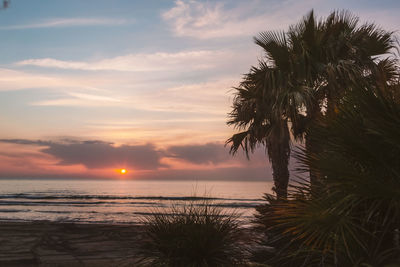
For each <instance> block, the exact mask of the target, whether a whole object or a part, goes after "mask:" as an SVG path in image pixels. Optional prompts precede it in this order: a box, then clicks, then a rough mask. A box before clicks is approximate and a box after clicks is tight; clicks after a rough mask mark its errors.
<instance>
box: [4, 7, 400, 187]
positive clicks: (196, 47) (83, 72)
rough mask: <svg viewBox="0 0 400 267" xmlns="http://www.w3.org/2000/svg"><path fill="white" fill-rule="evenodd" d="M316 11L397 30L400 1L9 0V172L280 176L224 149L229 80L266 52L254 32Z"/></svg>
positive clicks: (228, 131)
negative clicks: (350, 16) (348, 13)
mask: <svg viewBox="0 0 400 267" xmlns="http://www.w3.org/2000/svg"><path fill="white" fill-rule="evenodd" d="M311 9H314V11H315V13H316V15H317V16H318V17H326V16H327V15H328V14H329V13H330V12H331V11H333V10H341V9H347V10H349V11H351V12H352V13H354V14H355V15H357V16H359V17H360V21H361V22H367V21H368V22H374V23H376V24H378V25H380V26H381V27H383V28H384V29H386V30H393V31H397V30H399V29H400V19H399V18H398V14H400V1H398V0H392V1H390V0H381V1H372V0H363V1H361V0H347V1H344V0H339V1H325V0H282V1H278V0H249V1H239V0H238V1H193V0H192V1H181V0H178V1H167V0H164V1H162V0H159V1H155V0H148V1H133V0H113V1H110V0H107V1H106V0H85V1H82V0H69V1H65V0H38V1H31V0H12V1H11V2H10V5H9V8H7V9H4V10H0V35H1V36H2V38H1V42H0V51H1V52H0V178H122V175H121V174H119V173H118V170H119V169H122V168H125V169H127V170H128V172H127V174H125V175H123V178H124V179H126V178H132V179H199V180H200V179H224V180H271V177H272V174H271V170H270V164H269V163H268V158H267V156H266V155H265V153H264V152H265V150H264V148H259V149H258V150H257V151H256V152H255V153H254V155H252V156H251V158H250V160H247V158H246V157H245V155H244V154H243V153H241V152H239V153H238V155H237V156H235V157H232V156H231V155H229V153H228V152H229V147H224V143H225V141H226V140H227V139H228V138H229V137H230V136H231V135H232V134H233V133H234V132H235V129H233V128H232V127H228V126H227V125H226V121H227V117H228V113H229V111H230V109H231V105H232V100H233V91H232V87H234V86H237V85H238V83H239V82H240V80H241V78H242V75H243V74H244V73H246V72H248V71H249V69H250V67H251V66H252V65H256V64H257V61H258V59H261V58H262V57H263V53H262V50H261V49H260V48H258V47H257V46H256V45H255V44H254V43H253V37H254V36H255V35H257V34H258V33H259V32H262V31H269V30H285V29H287V28H288V26H289V25H291V24H293V23H296V22H298V21H299V20H300V19H301V18H302V16H304V15H306V14H307V12H309V11H310V10H311ZM292 165H293V164H292ZM292 167H293V166H292Z"/></svg>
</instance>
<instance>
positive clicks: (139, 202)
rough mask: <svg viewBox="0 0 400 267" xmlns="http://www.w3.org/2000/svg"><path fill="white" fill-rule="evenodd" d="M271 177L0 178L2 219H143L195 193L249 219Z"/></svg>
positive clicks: (135, 220)
mask: <svg viewBox="0 0 400 267" xmlns="http://www.w3.org/2000/svg"><path fill="white" fill-rule="evenodd" d="M271 187H272V183H271V182H253V181H244V182H242V181H235V182H233V181H232V182H231V181H197V182H196V181H143V180H0V221H42V220H47V221H59V222H82V223H140V222H141V221H142V220H143V216H145V215H146V214H149V213H150V212H154V211H155V210H157V211H158V212H160V211H161V212H162V211H164V210H165V211H166V212H167V210H168V208H170V207H171V206H172V205H178V206H179V205H183V204H184V203H187V202H188V201H190V200H193V196H195V197H196V199H195V200H194V201H195V203H201V199H202V198H203V197H208V198H213V201H212V203H213V205H217V206H219V207H221V208H223V209H225V210H226V211H235V212H237V213H239V214H241V215H240V216H241V219H242V220H243V221H249V220H250V219H251V218H252V215H253V214H254V212H255V209H254V208H255V207H256V206H257V205H260V204H261V203H262V196H263V194H264V193H270V192H271Z"/></svg>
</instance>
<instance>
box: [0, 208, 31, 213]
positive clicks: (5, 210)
mask: <svg viewBox="0 0 400 267" xmlns="http://www.w3.org/2000/svg"><path fill="white" fill-rule="evenodd" d="M30 211H31V210H20V209H0V213H1V212H30Z"/></svg>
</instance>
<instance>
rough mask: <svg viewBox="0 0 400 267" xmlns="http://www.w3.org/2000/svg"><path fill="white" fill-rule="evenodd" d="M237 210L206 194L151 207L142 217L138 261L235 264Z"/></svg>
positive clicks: (239, 254) (238, 237) (238, 255)
mask: <svg viewBox="0 0 400 267" xmlns="http://www.w3.org/2000/svg"><path fill="white" fill-rule="evenodd" d="M237 219H238V214H237V213H228V212H225V211H223V209H222V208H220V207H216V206H215V205H213V201H212V200H210V199H207V198H202V199H201V200H196V199H193V200H190V201H188V202H185V203H183V204H181V205H174V206H173V207H172V208H171V209H170V210H169V211H168V212H165V211H160V210H154V211H153V212H152V214H151V215H149V216H145V217H144V223H145V228H146V230H145V234H144V240H143V242H142V244H141V250H140V263H141V264H142V265H144V266H177V267H179V266H185V267H186V266H188V267H191V266H192V267H197V266H198V267H202V266H235V265H239V264H241V263H243V249H242V248H241V245H240V244H241V242H240V240H241V233H242V232H241V230H240V227H239V223H238V220H237Z"/></svg>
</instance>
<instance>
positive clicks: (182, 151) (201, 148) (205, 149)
mask: <svg viewBox="0 0 400 267" xmlns="http://www.w3.org/2000/svg"><path fill="white" fill-rule="evenodd" d="M167 153H168V155H169V156H170V157H174V158H179V159H183V160H185V161H188V162H191V163H194V164H218V163H221V162H225V161H229V160H231V156H230V155H229V149H228V148H225V147H224V146H223V145H221V144H216V143H207V144H204V145H186V146H171V147H169V148H168V150H167Z"/></svg>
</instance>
